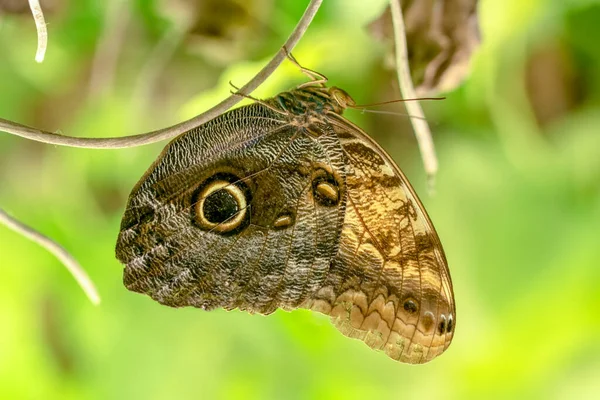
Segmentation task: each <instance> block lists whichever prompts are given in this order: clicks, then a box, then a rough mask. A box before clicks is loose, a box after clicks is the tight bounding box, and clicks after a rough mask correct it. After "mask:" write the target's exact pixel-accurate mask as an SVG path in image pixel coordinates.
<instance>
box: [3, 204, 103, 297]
mask: <svg viewBox="0 0 600 400" xmlns="http://www.w3.org/2000/svg"><path fill="white" fill-rule="evenodd" d="M0 223H2V224H4V225H6V226H7V227H8V228H10V229H12V230H13V231H15V232H17V233H19V234H21V235H23V236H25V237H26V238H27V239H30V240H32V241H34V242H35V243H37V244H39V245H40V246H42V247H44V248H46V250H48V251H49V252H50V253H52V254H53V255H54V256H56V258H58V260H59V261H60V262H61V263H63V264H64V266H65V267H67V269H68V270H69V272H70V273H71V274H72V275H73V277H74V278H75V280H76V281H77V283H78V284H79V286H81V288H82V289H83V291H84V292H85V294H86V295H87V297H88V298H89V299H90V301H91V302H92V303H93V304H95V305H98V304H100V296H99V295H98V291H97V290H96V287H95V286H94V283H93V282H92V280H91V279H90V277H89V276H88V275H87V274H86V273H85V271H84V270H83V268H82V267H81V265H79V263H78V262H77V260H75V258H73V256H71V255H70V254H69V252H68V251H67V250H65V249H64V248H63V247H62V246H61V245H59V244H58V243H56V242H55V241H53V240H52V239H50V238H49V237H47V236H44V235H42V234H41V233H39V232H37V231H36V230H34V229H32V228H30V227H29V226H27V225H25V224H23V223H22V222H19V221H17V220H16V219H15V218H13V217H11V216H10V215H8V214H7V213H6V212H5V211H4V210H2V209H1V208H0Z"/></svg>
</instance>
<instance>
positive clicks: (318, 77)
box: [283, 46, 328, 89]
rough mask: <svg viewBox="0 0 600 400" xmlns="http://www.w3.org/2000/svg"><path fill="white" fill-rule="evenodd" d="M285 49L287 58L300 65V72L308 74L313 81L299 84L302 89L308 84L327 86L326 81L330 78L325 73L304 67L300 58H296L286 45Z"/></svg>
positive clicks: (297, 65)
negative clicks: (299, 60)
mask: <svg viewBox="0 0 600 400" xmlns="http://www.w3.org/2000/svg"><path fill="white" fill-rule="evenodd" d="M283 51H285V54H286V56H287V58H288V59H289V60H290V61H291V62H292V63H293V64H294V65H295V66H296V67H298V69H300V72H302V73H303V74H304V75H306V76H308V77H309V78H310V79H311V81H310V82H306V83H303V84H301V85H299V86H298V89H301V88H303V87H306V86H321V87H325V83H327V81H328V79H327V77H326V76H325V75H323V74H321V73H319V72H317V71H313V70H312V69H308V68H305V67H303V66H302V65H300V63H299V62H298V60H296V58H295V57H294V56H293V55H292V53H290V52H289V51H288V49H287V48H286V47H285V46H284V47H283Z"/></svg>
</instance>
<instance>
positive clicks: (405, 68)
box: [390, 0, 438, 192]
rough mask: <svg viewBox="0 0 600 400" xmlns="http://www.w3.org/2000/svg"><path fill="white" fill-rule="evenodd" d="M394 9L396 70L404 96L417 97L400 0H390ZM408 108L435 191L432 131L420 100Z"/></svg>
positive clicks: (435, 162) (436, 168)
mask: <svg viewBox="0 0 600 400" xmlns="http://www.w3.org/2000/svg"><path fill="white" fill-rule="evenodd" d="M390 7H391V11H392V22H393V25H394V42H395V43H396V71H397V73H398V82H399V84H400V92H401V93H402V97H403V98H415V97H417V96H416V94H415V88H414V86H413V83H412V78H411V76H410V66H409V63H408V50H407V45H406V29H405V27H404V17H403V16H402V8H401V6H400V1H399V0H390ZM406 110H407V111H408V114H409V115H414V116H415V118H411V119H410V122H411V124H412V126H413V130H414V131H415V136H416V138H417V142H418V143H419V149H420V151H421V158H422V159H423V167H424V168H425V172H426V173H427V177H428V181H429V185H428V186H429V190H430V192H431V191H433V188H434V182H435V176H436V174H437V171H438V161H437V157H436V155H435V148H434V145H433V140H432V138H431V131H430V129H429V125H428V124H427V120H426V119H425V113H424V112H423V109H422V108H421V104H420V103H419V102H418V101H410V102H407V103H406Z"/></svg>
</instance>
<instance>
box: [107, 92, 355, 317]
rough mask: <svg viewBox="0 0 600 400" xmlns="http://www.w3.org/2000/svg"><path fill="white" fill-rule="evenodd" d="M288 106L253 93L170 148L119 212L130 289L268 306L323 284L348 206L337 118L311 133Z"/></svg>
mask: <svg viewBox="0 0 600 400" xmlns="http://www.w3.org/2000/svg"><path fill="white" fill-rule="evenodd" d="M284 117H285V116H284V115H282V114H281V113H277V112H276V111H274V110H272V109H270V108H269V107H267V106H265V105H263V104H259V103H255V104H251V105H248V106H244V107H241V108H238V109H235V110H232V111H230V112H229V113H227V114H224V115H222V116H220V117H219V118H216V119H215V120H213V121H211V122H209V123H207V124H204V125H202V126H201V127H199V128H198V129H195V130H192V131H190V132H187V133H186V134H184V135H181V136H179V137H178V138H176V139H175V140H173V141H172V142H171V143H170V144H169V145H168V146H167V147H166V148H165V149H164V150H163V152H162V154H161V155H160V156H159V158H158V159H157V161H156V162H155V163H154V164H153V165H152V166H151V167H150V169H149V170H148V172H146V174H145V175H144V176H143V177H142V179H141V180H140V182H139V183H138V184H137V185H136V187H135V188H134V189H133V191H132V193H131V195H130V198H129V201H128V205H127V210H126V212H125V215H124V217H123V220H122V224H121V232H120V234H119V239H118V243H117V249H116V252H117V258H118V259H119V260H120V261H121V262H122V263H124V264H125V265H126V267H125V271H124V283H125V285H126V286H127V288H128V289H130V290H133V291H136V292H140V293H145V294H148V295H149V296H151V297H152V298H153V299H155V300H157V301H159V302H160V303H162V304H166V305H169V306H174V307H180V306H194V307H199V308H203V309H213V308H217V307H224V308H226V309H233V308H240V309H243V310H248V311H250V312H259V313H263V314H268V313H270V312H272V311H274V310H275V309H276V308H278V307H284V308H288V309H289V308H294V307H297V306H298V305H299V304H300V303H302V302H303V301H305V299H306V298H307V297H308V296H309V295H310V294H312V293H314V292H315V290H317V289H318V288H319V287H320V286H321V285H322V283H323V281H324V279H325V276H326V274H327V271H328V269H329V265H330V261H331V259H332V258H333V257H334V256H335V254H336V253H337V248H338V244H339V235H340V231H341V227H342V222H343V218H344V204H345V197H344V196H343V192H344V176H343V171H344V166H343V156H342V149H341V146H340V143H339V140H338V139H337V137H336V135H335V133H334V132H333V130H332V129H331V127H325V126H323V127H320V128H319V130H320V133H321V134H320V135H319V136H318V137H317V136H312V135H310V134H307V133H306V132H305V130H304V129H301V128H299V127H298V126H293V125H291V124H290V123H289V121H288V120H286V119H285V118H284ZM321 130H322V131H321Z"/></svg>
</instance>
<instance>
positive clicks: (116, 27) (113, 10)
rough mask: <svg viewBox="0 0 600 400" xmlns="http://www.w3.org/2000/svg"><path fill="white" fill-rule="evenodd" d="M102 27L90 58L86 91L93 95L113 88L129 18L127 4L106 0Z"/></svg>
mask: <svg viewBox="0 0 600 400" xmlns="http://www.w3.org/2000/svg"><path fill="white" fill-rule="evenodd" d="M107 4H108V6H107V10H106V15H105V18H104V21H103V22H104V27H103V28H102V34H101V36H100V40H99V41H98V44H97V45H96V51H95V53H94V57H93V59H92V69H91V73H90V82H89V86H88V92H89V94H90V96H92V97H95V96H97V95H99V94H101V93H105V92H108V91H111V90H112V89H113V80H114V76H115V71H116V69H117V63H118V61H119V56H120V54H121V51H122V50H123V41H124V39H125V37H126V35H127V27H128V25H129V20H130V19H131V11H130V10H129V6H130V5H129V4H128V3H126V2H124V1H120V0H113V1H107Z"/></svg>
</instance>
